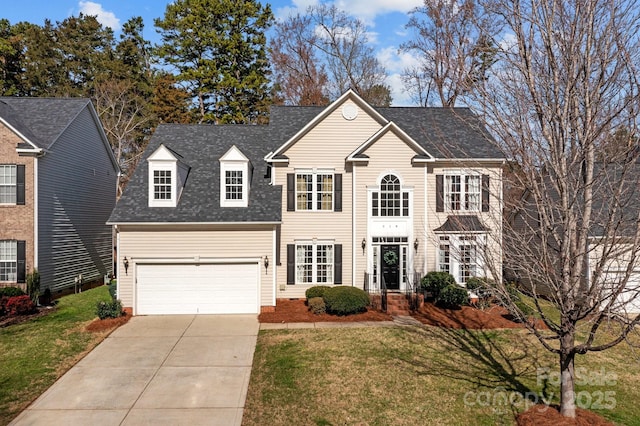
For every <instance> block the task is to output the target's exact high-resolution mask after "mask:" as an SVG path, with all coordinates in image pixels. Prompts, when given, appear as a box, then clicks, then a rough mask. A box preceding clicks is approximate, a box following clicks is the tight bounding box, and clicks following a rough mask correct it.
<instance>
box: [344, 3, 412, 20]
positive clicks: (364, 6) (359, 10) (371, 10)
mask: <svg viewBox="0 0 640 426" xmlns="http://www.w3.org/2000/svg"><path fill="white" fill-rule="evenodd" d="M422 4H423V0H337V1H335V5H336V6H337V7H338V8H339V9H341V10H344V11H346V12H348V13H350V14H352V15H355V16H357V17H358V18H360V19H362V20H363V21H365V22H366V23H368V24H371V22H372V21H373V20H374V19H375V18H376V17H377V16H378V15H384V14H386V13H391V12H400V13H408V12H409V11H411V10H412V9H414V8H416V7H418V6H421V5H422Z"/></svg>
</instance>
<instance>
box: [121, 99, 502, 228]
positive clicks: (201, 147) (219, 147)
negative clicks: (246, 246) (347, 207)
mask: <svg viewBox="0 0 640 426" xmlns="http://www.w3.org/2000/svg"><path fill="white" fill-rule="evenodd" d="M324 109H325V107H289V106H272V107H271V115H270V121H269V125H267V126H247V125H225V126H212V125H179V124H174V125H169V124H167V125H161V126H159V127H158V129H157V130H156V132H155V134H154V135H153V137H152V138H151V141H150V143H149V146H148V147H147V149H146V151H145V154H144V156H143V159H142V160H141V161H140V163H139V165H138V167H137V169H136V171H135V173H134V175H133V176H132V178H131V180H130V181H129V184H128V186H127V188H126V190H125V192H124V194H123V195H122V197H121V198H120V200H119V201H118V204H117V205H116V208H115V210H114V211H113V213H112V215H111V217H110V219H109V222H112V223H143V222H146V223H149V222H151V223H160V222H174V223H177V222H279V221H280V220H281V209H282V206H281V200H282V187H281V186H275V187H274V186H271V185H270V184H269V180H268V179H266V178H264V176H265V174H266V170H267V165H266V164H265V162H264V161H263V158H264V157H265V156H266V155H267V154H268V153H270V152H273V151H275V150H276V149H277V148H279V147H280V146H281V145H283V144H284V143H285V142H287V141H288V140H289V139H290V138H291V137H293V136H294V135H295V134H296V133H297V132H298V131H299V130H300V129H302V128H303V127H304V126H306V125H307V124H308V123H309V122H310V121H312V120H313V119H314V118H315V117H316V116H317V115H318V114H320V113H321V112H322V111H323V110H324ZM376 110H377V111H378V112H379V113H380V114H382V115H383V116H384V117H385V118H387V119H388V120H390V121H394V122H395V123H396V124H397V125H398V126H399V127H400V128H401V129H402V130H404V131H405V132H406V133H407V134H408V135H409V136H411V137H412V138H413V139H414V140H415V141H416V142H417V143H419V144H420V145H421V146H423V147H424V148H425V149H426V150H427V151H428V152H429V153H430V154H431V155H434V156H435V157H437V158H443V159H446V158H456V159H462V158H478V159H485V158H492V159H494V158H502V157H503V156H502V155H501V153H500V152H499V151H498V150H496V149H495V148H494V146H493V144H492V143H490V136H489V134H488V133H487V132H486V130H484V128H483V127H482V126H481V125H480V122H479V120H478V119H477V118H476V117H475V116H474V115H473V114H471V112H470V111H469V110H468V109H466V108H457V109H442V108H395V107H391V108H377V109H376ZM160 144H164V145H165V146H166V147H167V148H169V149H171V150H173V151H175V152H176V153H177V154H179V155H180V156H182V157H183V158H182V159H181V161H183V162H184V163H185V164H188V165H189V166H190V167H191V170H190V172H189V176H188V178H187V182H186V185H185V188H184V191H183V193H182V196H181V198H180V200H179V201H178V205H177V207H175V208H171V207H167V208H161V207H153V208H151V207H148V182H147V180H148V175H147V174H148V163H147V161H146V159H147V158H148V156H149V155H151V153H153V152H154V151H155V150H156V149H157V148H158V147H159V146H160ZM234 144H235V145H236V146H237V147H238V148H239V149H240V150H241V151H242V152H243V153H244V155H246V156H247V157H249V159H250V160H251V163H252V165H253V167H254V170H253V178H252V182H251V193H250V196H249V206H248V207H247V208H242V207H236V208H230V207H225V208H223V207H220V180H219V179H220V167H219V162H218V160H219V158H220V157H222V156H223V155H224V154H225V153H226V152H227V151H228V150H229V148H230V147H231V146H232V145H234Z"/></svg>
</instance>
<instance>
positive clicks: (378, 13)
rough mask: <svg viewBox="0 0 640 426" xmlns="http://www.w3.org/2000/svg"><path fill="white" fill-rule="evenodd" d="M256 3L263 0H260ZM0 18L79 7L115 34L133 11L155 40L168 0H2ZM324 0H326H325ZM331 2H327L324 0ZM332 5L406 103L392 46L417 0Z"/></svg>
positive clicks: (297, 4) (32, 17) (73, 11)
mask: <svg viewBox="0 0 640 426" xmlns="http://www.w3.org/2000/svg"><path fill="white" fill-rule="evenodd" d="M261 1H262V3H267V1H265V0H261ZM318 1H319V0H274V1H270V2H268V3H270V4H271V7H272V9H273V11H274V13H275V15H276V18H284V17H286V16H287V15H288V14H289V13H295V12H296V11H298V10H301V11H302V10H304V9H305V8H306V7H307V6H308V5H311V4H315V3H317V2H318ZM3 3H4V4H3V5H2V8H1V9H0V18H6V19H8V20H9V21H10V22H11V23H12V24H15V23H18V22H21V21H27V22H31V23H34V24H38V25H42V24H43V23H44V20H45V19H49V20H51V21H52V22H54V23H55V22H56V21H62V20H64V19H65V18H67V17H69V16H73V15H78V14H79V13H80V12H83V13H85V14H87V15H95V16H97V17H98V21H100V22H101V23H102V24H103V25H105V26H109V27H111V28H112V29H113V30H114V31H115V32H116V35H117V34H118V33H119V30H120V26H121V25H122V24H123V23H124V22H126V21H127V20H128V19H129V18H131V17H133V16H141V17H142V18H143V20H144V24H145V34H144V35H145V38H146V39H147V40H150V41H151V42H157V41H158V35H157V33H156V32H155V28H154V26H153V20H154V19H155V18H160V17H162V16H163V15H164V10H165V7H166V5H167V3H170V2H169V1H168V0H165V1H163V0H128V1H126V0H94V1H87V0H19V1H11V2H9V1H7V2H3ZM325 3H326V1H325ZM329 3H331V2H329ZM334 3H335V4H336V6H337V7H339V8H341V9H343V10H346V11H347V12H349V13H351V14H353V15H354V16H357V17H358V18H360V19H362V20H363V21H364V22H366V23H367V25H368V29H369V33H370V39H371V40H372V42H373V46H374V47H375V49H376V51H377V55H378V58H379V59H380V60H381V61H382V63H383V64H384V65H385V67H386V69H387V74H388V75H389V77H388V80H387V83H388V84H389V85H390V86H391V88H392V95H393V100H394V105H409V104H410V101H409V99H408V98H407V95H406V94H405V93H404V91H403V90H402V84H401V82H400V73H401V72H402V70H403V69H404V68H405V67H406V66H408V65H410V64H412V63H413V62H414V58H412V57H411V56H410V55H407V54H399V53H398V46H399V45H400V43H402V42H403V41H404V40H405V39H406V37H407V34H406V30H405V27H404V26H405V24H406V23H407V20H408V15H407V12H409V11H410V10H411V9H412V8H414V7H416V6H419V5H420V4H421V3H422V0H336V1H335V2H334Z"/></svg>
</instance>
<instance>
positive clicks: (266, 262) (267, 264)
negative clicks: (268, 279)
mask: <svg viewBox="0 0 640 426" xmlns="http://www.w3.org/2000/svg"><path fill="white" fill-rule="evenodd" d="M267 269H269V256H266V255H265V257H264V273H265V274H266V273H267Z"/></svg>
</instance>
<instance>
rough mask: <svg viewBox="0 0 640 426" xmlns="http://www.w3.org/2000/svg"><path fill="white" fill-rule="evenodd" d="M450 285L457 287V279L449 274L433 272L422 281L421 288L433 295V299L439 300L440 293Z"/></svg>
mask: <svg viewBox="0 0 640 426" xmlns="http://www.w3.org/2000/svg"><path fill="white" fill-rule="evenodd" d="M448 285H457V284H456V279H455V278H454V277H453V275H451V274H450V273H448V272H440V271H431V272H428V273H427V275H425V276H424V277H423V278H422V280H420V287H422V289H423V290H424V291H427V292H429V293H431V297H432V298H433V299H435V300H437V299H438V297H439V295H440V291H442V289H444V288H445V287H447V286H448Z"/></svg>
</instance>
